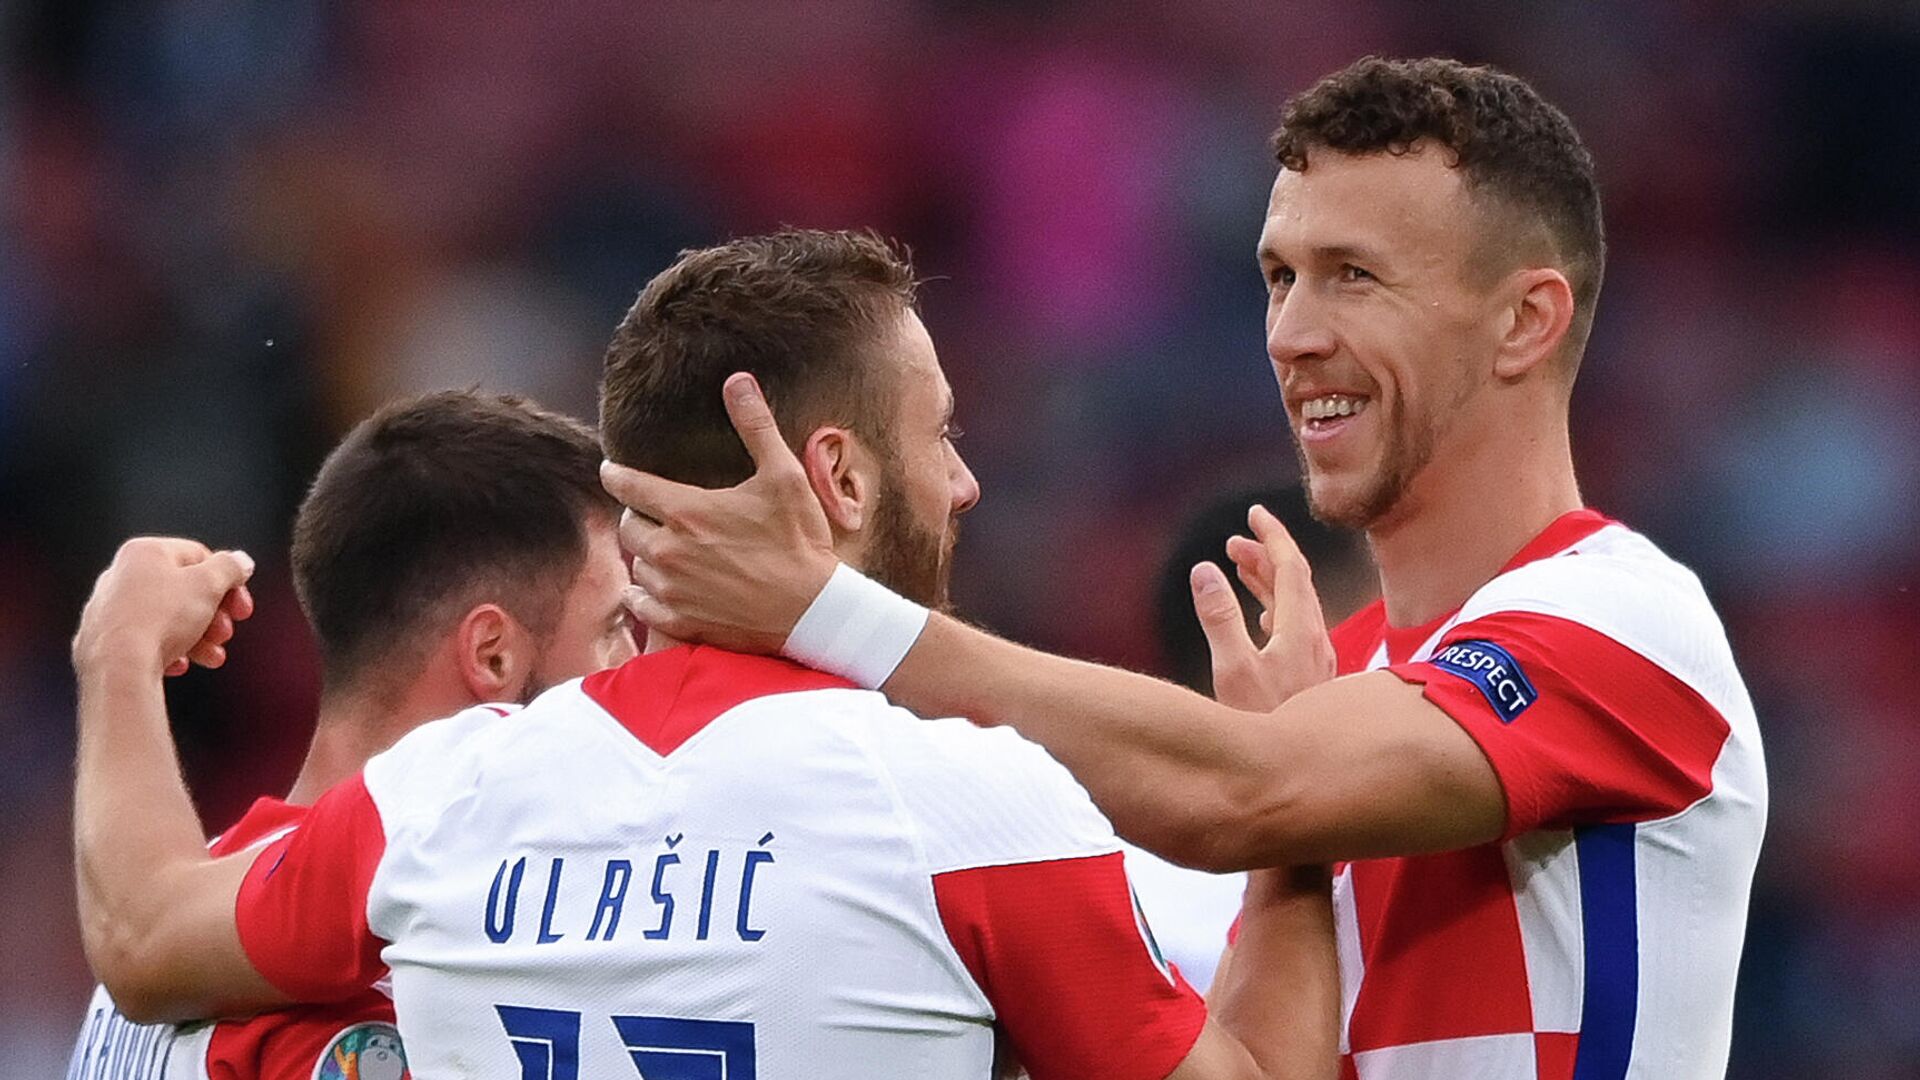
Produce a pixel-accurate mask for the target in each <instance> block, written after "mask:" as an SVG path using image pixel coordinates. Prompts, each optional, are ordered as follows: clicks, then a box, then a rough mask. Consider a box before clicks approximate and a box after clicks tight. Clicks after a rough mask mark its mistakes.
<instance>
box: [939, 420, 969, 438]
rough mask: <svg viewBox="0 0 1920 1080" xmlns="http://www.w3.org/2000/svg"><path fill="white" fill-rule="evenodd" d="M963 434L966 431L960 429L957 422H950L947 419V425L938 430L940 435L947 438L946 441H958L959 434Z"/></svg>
mask: <svg viewBox="0 0 1920 1080" xmlns="http://www.w3.org/2000/svg"><path fill="white" fill-rule="evenodd" d="M965 434H966V432H964V431H962V430H960V425H959V424H955V423H952V422H951V421H949V422H948V424H947V426H946V427H945V428H943V429H941V431H940V437H941V438H943V439H945V440H947V441H948V442H959V441H960V436H962V435H965Z"/></svg>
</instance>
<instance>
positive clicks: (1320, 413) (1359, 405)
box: [1300, 394, 1367, 420]
mask: <svg viewBox="0 0 1920 1080" xmlns="http://www.w3.org/2000/svg"><path fill="white" fill-rule="evenodd" d="M1366 407H1367V399H1366V398H1363V397H1352V396H1349V395H1347V394H1328V395H1326V396H1325V397H1317V398H1311V399H1309V400H1308V401H1307V402H1306V403H1304V404H1303V405H1301V406H1300V415H1301V416H1302V417H1303V418H1305V419H1308V420H1332V419H1334V418H1335V417H1341V416H1358V415H1359V414H1360V413H1361V411H1362V410H1364V409H1365V408H1366Z"/></svg>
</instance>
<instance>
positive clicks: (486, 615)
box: [454, 604, 534, 702]
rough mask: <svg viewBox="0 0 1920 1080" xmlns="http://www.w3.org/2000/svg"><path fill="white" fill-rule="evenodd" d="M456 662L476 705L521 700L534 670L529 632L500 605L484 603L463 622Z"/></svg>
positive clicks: (456, 649) (467, 614) (457, 633)
mask: <svg viewBox="0 0 1920 1080" xmlns="http://www.w3.org/2000/svg"><path fill="white" fill-rule="evenodd" d="M454 635H455V660H456V662H457V663H458V665H459V669H460V678H461V681H462V682H463V683H464V684H465V685H466V688H467V693H469V694H471V695H472V696H473V700H474V701H475V702H483V701H518V700H520V694H521V691H522V690H524V689H525V688H526V685H527V679H528V677H529V676H530V675H531V674H532V670H533V656H534V650H533V643H532V641H531V640H529V638H528V636H527V632H526V629H525V628H524V627H522V626H521V625H520V623H519V622H518V621H517V620H515V619H514V617H513V616H511V615H509V614H507V613H506V610H505V609H503V608H501V607H500V605H498V604H481V605H479V606H478V607H475V608H474V609H473V610H471V611H469V612H467V613H466V615H465V616H464V617H462V618H461V620H460V625H459V627H458V628H457V629H456V630H455V632H454Z"/></svg>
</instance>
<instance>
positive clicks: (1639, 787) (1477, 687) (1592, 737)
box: [1388, 611, 1729, 838]
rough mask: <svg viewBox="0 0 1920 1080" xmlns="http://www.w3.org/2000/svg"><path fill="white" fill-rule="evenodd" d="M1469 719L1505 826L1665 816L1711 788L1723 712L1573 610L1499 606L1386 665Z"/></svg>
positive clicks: (1458, 717)
mask: <svg viewBox="0 0 1920 1080" xmlns="http://www.w3.org/2000/svg"><path fill="white" fill-rule="evenodd" d="M1388 670H1390V671H1392V672H1393V673H1394V674H1396V675H1398V676H1399V677H1400V678H1402V679H1405V680H1406V681H1408V682H1411V683H1417V684H1420V685H1421V686H1422V687H1423V689H1424V693H1425V695H1426V698H1427V700H1429V701H1431V702H1433V703H1434V704H1435V705H1437V706H1439V707H1440V709H1441V710H1442V711H1444V712H1445V713H1446V714H1447V715H1448V716H1451V717H1452V718H1453V719H1454V720H1455V721H1456V722H1457V723H1459V724H1460V726H1461V727H1462V728H1464V729H1466V732H1467V734H1469V735H1471V736H1472V737H1473V739H1474V741H1475V742H1477V743H1478V744H1479V746H1480V749H1481V751H1482V752H1483V753H1485V754H1486V756H1487V760H1488V761H1489V762H1490V763H1492V765H1493V769H1494V772H1495V773H1497V774H1498V775H1499V778H1500V783H1501V786H1502V787H1503V788H1504V790H1505V792H1506V797H1507V810H1508V816H1507V836H1508V838H1511V837H1513V836H1517V835H1519V834H1521V833H1524V832H1529V831H1532V830H1535V829H1542V828H1549V829H1551V828H1571V827H1573V826H1576V825H1584V824H1600V823H1611V822H1634V821H1649V820H1654V819H1657V818H1663V817H1669V816H1671V815H1673V814H1677V813H1679V812H1680V811H1682V810H1684V809H1686V808H1687V807H1688V806H1691V805H1693V804H1694V803H1695V802H1698V801H1699V800H1700V799H1702V798H1704V797H1705V796H1706V795H1707V793H1708V792H1709V791H1711V790H1712V775H1713V765H1714V762H1715V760H1717V759H1718V757H1719V755H1720V750H1721V747H1722V746H1724V745H1725V743H1726V741H1727V737H1728V734H1729V727H1728V724H1727V721H1726V719H1725V718H1724V717H1723V716H1721V714H1720V713H1719V711H1718V710H1716V709H1715V708H1714V707H1713V706H1712V705H1711V704H1709V703H1708V702H1707V700H1706V699H1705V698H1703V697H1702V696H1701V695H1700V693H1698V692H1697V691H1696V690H1695V689H1694V688H1693V687H1691V686H1689V685H1688V684H1687V683H1686V682H1684V681H1682V680H1681V679H1680V678H1678V677H1676V676H1675V675H1674V674H1672V673H1671V672H1669V671H1667V670H1666V669H1665V668H1663V667H1661V666H1660V665H1659V664H1657V663H1655V662H1654V661H1652V660H1650V659H1648V658H1647V657H1645V656H1643V655H1641V654H1640V653H1638V652H1635V651H1634V650H1633V649H1630V648H1628V647H1627V646H1625V645H1623V644H1621V643H1620V642H1618V641H1616V640H1614V639H1613V638H1611V637H1609V636H1607V635H1606V634H1604V633H1601V632H1600V631H1598V630H1595V629H1593V628H1592V627H1589V626H1587V625H1584V624H1583V623H1580V622H1577V621H1575V620H1573V619H1568V618H1563V617H1559V616H1554V615H1546V614H1540V613H1535V612H1528V611H1498V612H1493V613H1490V614H1487V615H1483V616H1480V617H1478V618H1474V619H1472V620H1470V621H1467V622H1463V623H1461V624H1459V625H1457V626H1455V627H1454V628H1453V629H1452V630H1450V631H1448V633H1447V634H1446V636H1445V637H1444V638H1443V639H1442V640H1441V642H1440V643H1439V645H1437V646H1436V647H1435V648H1434V650H1433V654H1432V658H1431V659H1429V660H1425V661H1420V662H1416V663H1407V664H1395V665H1393V666H1391V667H1390V668H1388Z"/></svg>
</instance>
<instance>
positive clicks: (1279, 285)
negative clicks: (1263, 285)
mask: <svg viewBox="0 0 1920 1080" xmlns="http://www.w3.org/2000/svg"><path fill="white" fill-rule="evenodd" d="M1293 279H1294V272H1293V267H1291V266H1280V265H1274V266H1270V267H1268V268H1267V288H1269V289H1284V288H1292V287H1293Z"/></svg>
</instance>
